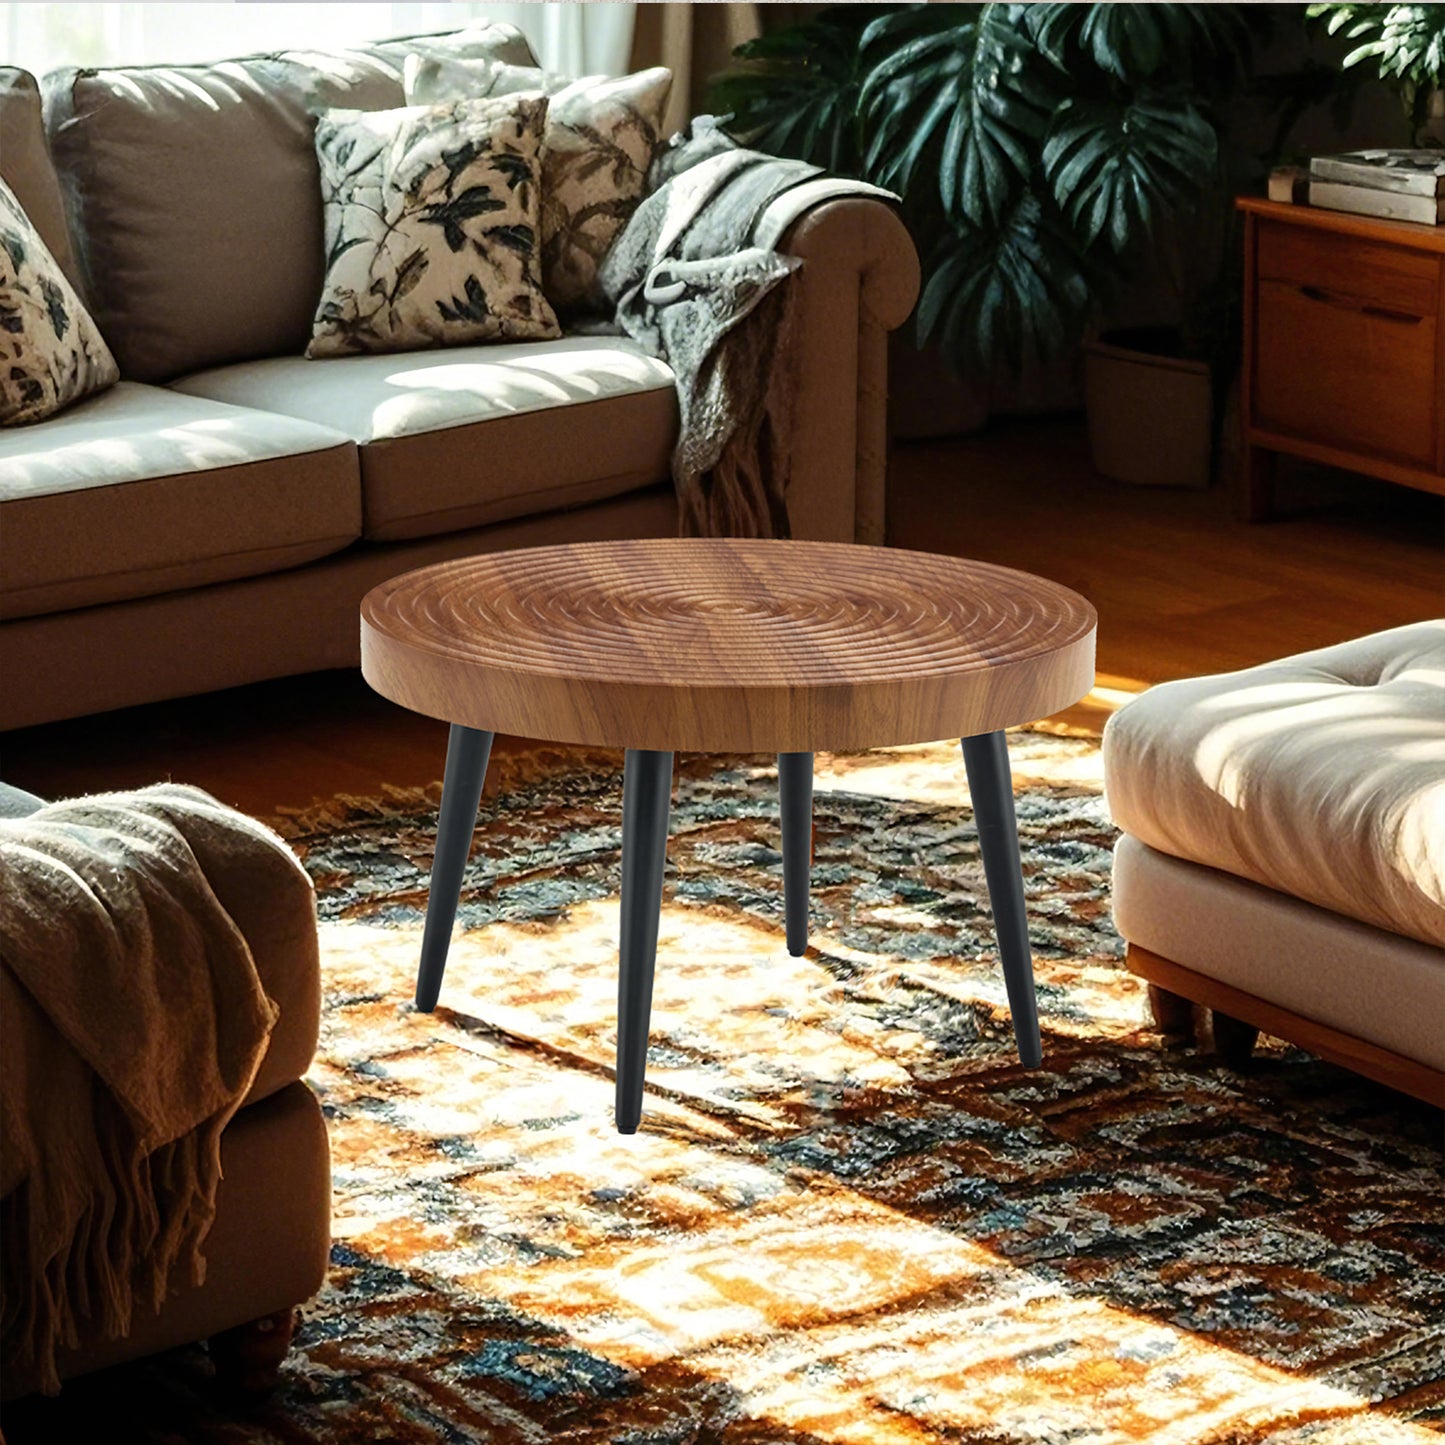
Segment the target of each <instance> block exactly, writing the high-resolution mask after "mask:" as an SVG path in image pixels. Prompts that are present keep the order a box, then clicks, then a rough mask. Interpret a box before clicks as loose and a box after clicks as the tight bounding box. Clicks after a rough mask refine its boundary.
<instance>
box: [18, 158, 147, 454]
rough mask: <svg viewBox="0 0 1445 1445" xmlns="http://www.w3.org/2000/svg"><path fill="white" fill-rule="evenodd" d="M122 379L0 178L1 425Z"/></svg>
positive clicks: (51, 410) (35, 417) (36, 416)
mask: <svg viewBox="0 0 1445 1445" xmlns="http://www.w3.org/2000/svg"><path fill="white" fill-rule="evenodd" d="M119 380H120V371H119V369H118V368H117V366H116V364H115V358H114V357H113V356H112V355H111V354H110V348H109V347H108V346H107V345H106V344H105V340H104V338H103V337H102V336H101V334H100V331H99V329H98V328H97V327H96V324H95V322H94V321H92V320H91V319H90V313H89V312H88V311H87V310H86V309H85V307H84V306H82V305H81V304H80V297H78V296H77V295H76V294H75V289H74V287H72V286H71V284H70V282H69V281H67V280H66V279H65V273H64V272H63V271H61V269H60V267H59V266H58V265H57V264H56V261H55V257H54V256H52V255H51V254H50V251H49V249H48V247H47V246H46V244H45V242H44V241H42V240H41V239H40V233H39V232H38V231H37V230H36V229H35V227H34V226H33V225H31V223H30V218H29V217H28V216H27V215H26V214H25V212H24V210H23V209H22V207H21V205H20V202H19V201H17V200H16V199H15V193H14V192H13V191H12V190H11V189H10V187H9V186H7V185H6V184H5V182H4V181H0V426H22V425H24V424H25V423H26V422H33V421H43V420H44V419H45V418H46V417H48V416H54V414H55V413H56V412H58V411H59V410H60V409H61V408H62V407H65V406H69V405H70V403H71V402H73V401H79V400H80V398H81V397H83V396H89V395H91V393H92V392H97V391H104V390H105V388H106V387H108V386H113V385H114V384H115V383H116V382H117V381H119Z"/></svg>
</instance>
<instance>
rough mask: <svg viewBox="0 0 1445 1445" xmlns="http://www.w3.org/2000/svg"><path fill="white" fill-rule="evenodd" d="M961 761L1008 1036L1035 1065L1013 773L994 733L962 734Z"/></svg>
mask: <svg viewBox="0 0 1445 1445" xmlns="http://www.w3.org/2000/svg"><path fill="white" fill-rule="evenodd" d="M963 765H964V767H965V768H966V769H967V771H968V790H969V792H970V793H971V794H972V796H973V817H974V822H975V823H976V824H977V825H978V844H979V849H980V851H981V852H982V853H983V872H984V877H985V878H987V879H988V901H989V906H990V907H991V908H992V909H993V926H994V931H995V933H996V934H997V936H998V953H999V959H1000V961H1001V962H1002V964H1003V977H1004V983H1005V984H1006V985H1007V987H1008V1002H1009V1008H1010V1009H1011V1010H1012V1012H1013V1021H1014V1038H1015V1039H1016V1040H1017V1041H1018V1048H1019V1058H1020V1059H1021V1060H1022V1061H1023V1063H1024V1066H1025V1067H1026V1068H1030V1069H1036V1068H1038V1066H1039V1064H1040V1063H1041V1062H1042V1061H1043V1043H1042V1040H1041V1039H1040V1038H1039V1009H1038V1003H1037V1001H1036V999H1035V997H1034V965H1033V955H1032V954H1031V952H1030V950H1029V920H1028V915H1027V914H1026V913H1025V911H1024V875H1023V867H1022V864H1021V861H1020V856H1019V831H1018V820H1017V818H1016V817H1015V816H1014V790H1013V777H1012V774H1011V773H1010V772H1009V764H1008V743H1007V741H1006V740H1005V738H1004V735H1003V734H1002V733H1001V732H1000V733H980V734H979V735H978V736H977V737H972V738H964V739H963Z"/></svg>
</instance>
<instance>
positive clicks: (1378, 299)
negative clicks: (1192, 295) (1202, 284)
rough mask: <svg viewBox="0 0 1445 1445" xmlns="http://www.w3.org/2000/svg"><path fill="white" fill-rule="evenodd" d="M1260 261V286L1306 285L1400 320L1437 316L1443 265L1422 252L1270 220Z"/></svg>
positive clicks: (1265, 226)
mask: <svg viewBox="0 0 1445 1445" xmlns="http://www.w3.org/2000/svg"><path fill="white" fill-rule="evenodd" d="M1256 256H1257V260H1256V267H1255V272H1256V274H1257V275H1258V277H1259V279H1260V280H1261V281H1283V282H1289V283H1293V284H1294V285H1296V286H1307V287H1309V288H1311V289H1312V290H1313V291H1315V292H1318V293H1323V294H1325V295H1328V296H1336V297H1342V298H1349V299H1352V300H1355V301H1359V302H1362V303H1363V304H1365V305H1367V306H1371V307H1375V308H1378V309H1379V310H1382V311H1389V312H1398V313H1400V314H1401V315H1407V316H1414V317H1422V316H1434V315H1435V313H1436V308H1437V302H1438V296H1439V292H1438V290H1437V288H1438V287H1439V284H1440V261H1439V259H1438V258H1437V257H1436V256H1432V255H1429V254H1427V253H1425V252H1422V251H1410V250H1406V249H1405V247H1403V246H1388V245H1384V244H1381V243H1380V242H1377V241H1365V240H1362V239H1360V238H1359V237H1357V236H1341V235H1336V234H1334V233H1332V232H1329V231H1307V230H1304V229H1303V228H1301V227H1299V226H1286V225H1280V224H1279V223H1277V222H1269V221H1266V222H1263V223H1261V225H1260V227H1259V241H1258V251H1257V253H1256Z"/></svg>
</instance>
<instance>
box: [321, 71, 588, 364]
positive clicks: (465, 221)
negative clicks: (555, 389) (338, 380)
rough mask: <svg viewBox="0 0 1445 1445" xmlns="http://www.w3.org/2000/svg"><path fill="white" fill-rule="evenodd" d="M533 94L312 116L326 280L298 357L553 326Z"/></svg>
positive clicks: (536, 336)
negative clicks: (543, 252) (545, 267)
mask: <svg viewBox="0 0 1445 1445" xmlns="http://www.w3.org/2000/svg"><path fill="white" fill-rule="evenodd" d="M546 119H547V101H546V99H545V98H544V97H542V96H528V95H514V96H508V97H505V98H500V99H496V100H484V99H483V100H463V101H457V102H455V103H452V104H449V105H435V106H427V105H423V106H407V107H405V108H403V109H401V110H382V111H357V110H332V111H327V112H326V114H325V115H323V116H322V117H321V119H320V120H319V121H318V122H317V126H316V154H317V156H318V158H319V159H320V162H321V188H322V199H323V202H324V206H325V213H324V214H325V233H326V280H325V284H324V286H323V288H322V293H321V301H320V304H319V305H318V307H317V310H316V320H315V323H314V324H313V327H312V335H311V343H310V345H309V346H307V348H306V354H307V356H313V357H315V356H346V355H352V354H355V353H357V352H377V351H415V350H419V349H421V348H423V347H435V346H458V345H462V344H465V343H469V342H476V341H502V340H506V341H533V340H542V339H544V338H547V337H554V336H560V335H561V328H560V327H559V326H558V325H557V317H556V314H555V313H554V312H553V310H552V308H551V306H550V305H549V304H548V302H547V298H546V296H545V295H544V294H543V292H542V268H541V235H540V231H541V227H540V220H541V185H540V180H541V149H542V136H543V128H544V126H545V124H546Z"/></svg>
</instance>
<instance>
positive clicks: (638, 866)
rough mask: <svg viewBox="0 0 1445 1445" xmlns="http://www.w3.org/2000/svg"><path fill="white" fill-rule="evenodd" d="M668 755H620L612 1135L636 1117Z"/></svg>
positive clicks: (628, 1128)
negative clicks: (618, 939) (619, 920)
mask: <svg viewBox="0 0 1445 1445" xmlns="http://www.w3.org/2000/svg"><path fill="white" fill-rule="evenodd" d="M671 802H672V754H671V753H659V752H645V751H641V750H638V749H634V748H629V749H628V750H627V758H626V761H625V763H624V765H623V770H622V937H621V947H620V949H619V965H618V974H617V1104H616V1115H617V1132H618V1133H619V1134H635V1133H636V1132H637V1126H638V1123H639V1122H640V1121H641V1119H642V1090H643V1086H644V1084H645V1082H646V1074H647V1033H648V1023H649V1020H650V1017H651V1014H652V973H653V967H654V965H655V963H656V961H657V924H658V917H659V915H660V913H661V911H662V872H663V868H664V866H665V865H666V862H667V818H668V811H669V808H670V805H671Z"/></svg>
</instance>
